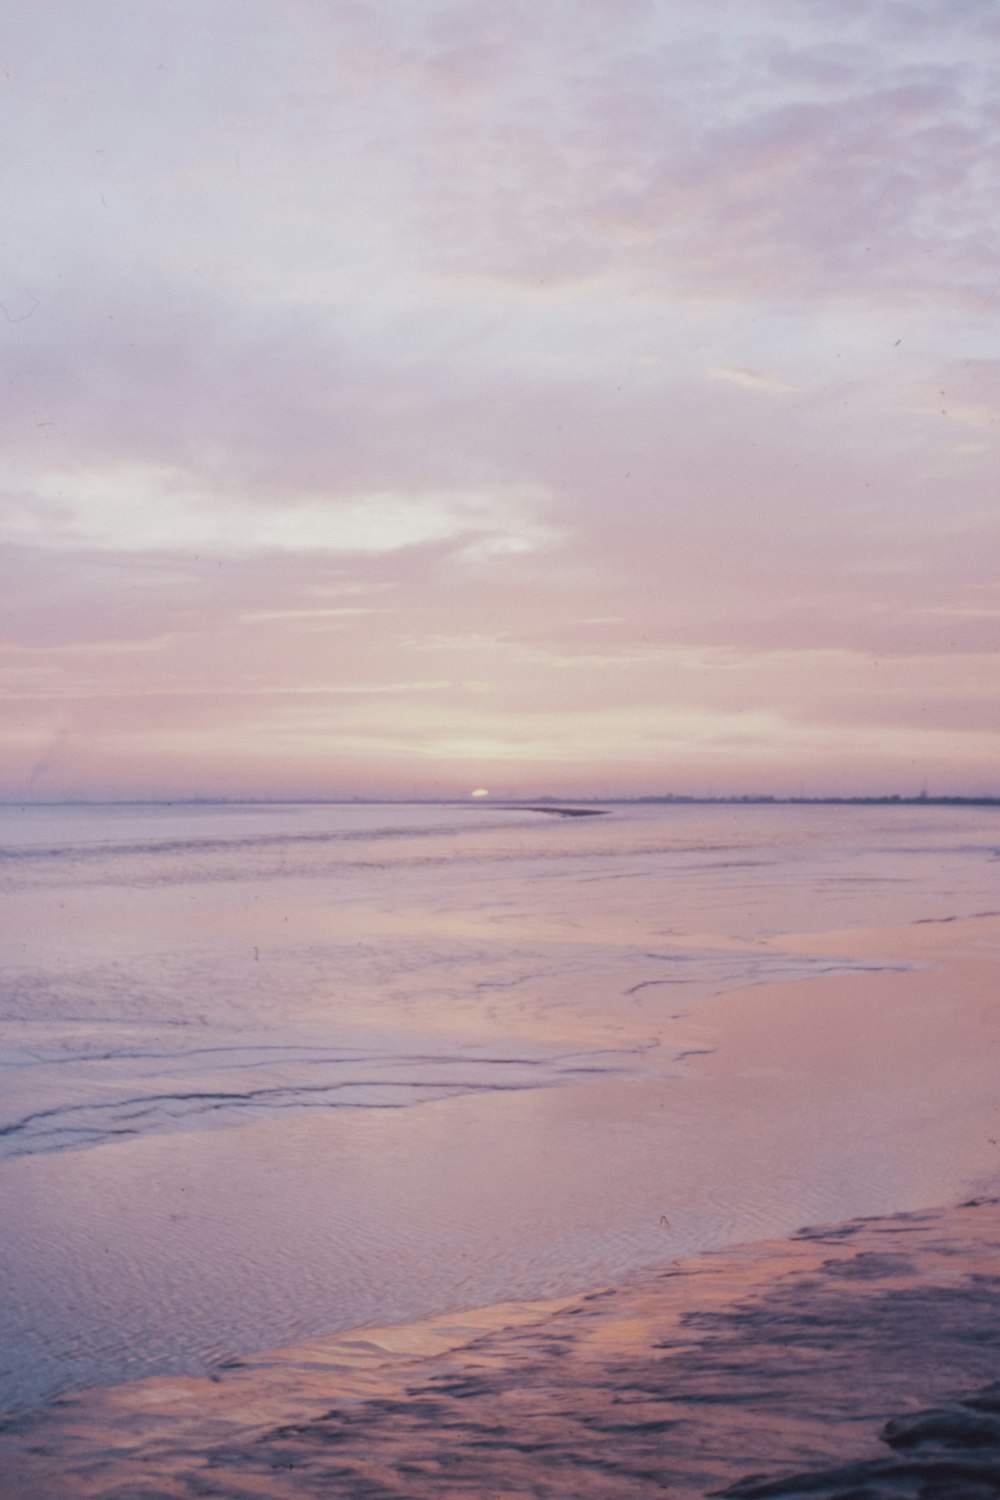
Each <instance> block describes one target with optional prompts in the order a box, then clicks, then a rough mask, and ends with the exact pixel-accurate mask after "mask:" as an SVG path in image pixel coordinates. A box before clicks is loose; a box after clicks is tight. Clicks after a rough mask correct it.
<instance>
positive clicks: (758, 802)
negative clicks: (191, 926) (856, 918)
mask: <svg viewBox="0 0 1000 1500" xmlns="http://www.w3.org/2000/svg"><path fill="white" fill-rule="evenodd" d="M5 807H6V808H28V807H480V808H488V807H494V808H502V809H504V810H506V811H507V812H551V813H560V812H561V813H564V814H566V815H568V816H572V815H573V814H574V812H575V811H576V810H577V809H580V810H581V812H585V813H589V812H592V810H594V809H596V808H598V807H602V808H603V807H1000V796H996V797H986V796H984V797H971V796H962V795H949V794H944V795H941V796H928V795H924V794H923V793H921V794H920V795H919V796H917V797H903V796H900V795H898V794H896V793H886V794H882V795H879V796H871V797H860V796H859V797H779V796H773V797H772V796H766V795H763V794H757V793H734V794H733V795H732V796H726V797H696V796H687V795H686V794H683V793H673V792H666V793H662V794H656V795H647V796H642V797H566V798H563V797H534V798H531V799H530V801H528V802H523V801H520V800H518V801H514V800H513V799H507V798H504V797H490V798H488V799H487V798H481V799H480V800H478V801H475V802H474V801H472V800H471V799H470V798H466V797H103V798H102V797H98V798H86V797H62V798H56V799H51V800H50V799H39V800H35V799H31V798H29V799H22V798H0V808H5Z"/></svg>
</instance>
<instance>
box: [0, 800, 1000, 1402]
mask: <svg viewBox="0 0 1000 1500" xmlns="http://www.w3.org/2000/svg"><path fill="white" fill-rule="evenodd" d="M998 855H1000V810H997V809H994V808H974V807H940V806H927V807H921V806H913V805H898V806H892V805H889V806H849V805H835V806H819V805H817V806H811V805H810V806H806V805H801V806H800V805H795V806H787V805H770V804H763V805H742V804H732V805H728V804H727V805H693V804H692V805H688V804H656V805H640V804H627V805H621V804H619V805H609V806H608V808H607V810H606V812H604V813H602V814H601V815H597V816H586V817H564V816H559V815H557V814H556V813H555V812H554V811H553V810H549V811H548V812H543V811H538V810H533V809H527V808H513V807H505V806H501V805H495V804H490V803H488V802H485V801H484V802H480V803H476V804H472V803H469V804H462V805H427V804H420V805H406V804H357V803H351V804H301V803H296V804H271V803H269V804H236V803H226V804H198V805H115V806H111V805H101V806H80V805H73V806H38V805H33V806H5V807H2V808H0V908H2V913H3V916H2V934H0V943H2V951H3V969H2V975H3V977H2V986H0V1288H2V1294H0V1410H4V1411H5V1410H10V1409H12V1408H18V1407H26V1406H33V1405H37V1404H40V1403H43V1402H47V1401H50V1400H52V1399H53V1398H55V1397H57V1396H59V1395H60V1394H63V1393H65V1392H68V1391H75V1390H79V1389H81V1388H84V1387H88V1386H95V1385H113V1384H118V1383H121V1382H124V1381H129V1380H134V1379H138V1378H140V1377H145V1376H150V1375H169V1374H180V1373H184V1374H206V1373H208V1374H210V1373H211V1372H212V1371H213V1369H216V1368H218V1367H220V1366H224V1365H225V1364H226V1363H227V1362H229V1361H232V1360H234V1359H238V1358H240V1357H242V1356H244V1355H246V1354H247V1353H249V1352H252V1351H255V1350H264V1349H274V1348H280V1347H286V1346H289V1345H292V1344H295V1343H297V1342H299V1341H301V1340H304V1339H308V1338H311V1337H314V1336H318V1335H321V1334H327V1333H333V1332H336V1331H339V1330H346V1329H354V1328H362V1327H364V1326H366V1325H372V1324H381V1325H384V1324H387V1323H399V1322H405V1321H408V1320H412V1319H416V1318H423V1317H428V1316H431V1315H435V1314H438V1313H442V1312H447V1311H449V1310H452V1309H458V1308H472V1307H478V1306H485V1305H487V1304H490V1303H495V1302H500V1301H504V1300H507V1299H510V1298H544V1297H552V1296H560V1295H563V1294H569V1293H572V1292H575V1291H579V1290H582V1289H585V1288H588V1287H592V1286H596V1285H600V1284H602V1283H609V1282H613V1281H617V1280H619V1279H620V1278H622V1277H624V1276H627V1275H629V1274H630V1273H631V1272H633V1271H636V1270H639V1269H642V1268H644V1267H649V1266H652V1265H654V1264H658V1263H662V1262H663V1261H664V1259H666V1260H668V1261H669V1260H670V1258H671V1257H678V1256H682V1255H685V1254H689V1253H692V1252H695V1251H698V1250H702V1249H705V1248H709V1247H712V1246H718V1245H723V1244H728V1243H736V1242H740V1241H747V1240H753V1239H758V1238H761V1237H764V1236H767V1235H781V1234H787V1233H789V1232H790V1231H792V1230H793V1229H795V1228H796V1227H797V1226H799V1225H801V1224H804V1223H808V1222H815V1221H816V1220H818V1219H827V1220H833V1219H837V1218H843V1217H848V1216H850V1215H853V1214H864V1213H873V1214H874V1213H881V1212H886V1211H892V1210H893V1209H895V1208H898V1207H901V1206H906V1203H905V1201H904V1200H906V1199H907V1196H908V1194H909V1195H911V1196H912V1194H913V1193H915V1192H916V1191H917V1189H916V1188H915V1187H914V1186H913V1184H914V1181H915V1176H914V1173H915V1170H916V1168H915V1165H914V1161H913V1160H911V1159H910V1157H908V1155H907V1153H908V1152H910V1153H911V1156H912V1154H913V1153H914V1152H916V1151H917V1149H918V1146H917V1145H916V1144H908V1142H913V1141H915V1139H916V1138H915V1135H914V1132H913V1131H912V1130H910V1129H909V1128H908V1125H907V1120H906V1119H905V1118H902V1117H901V1118H900V1121H899V1129H898V1131H897V1133H896V1135H895V1136H894V1137H893V1139H892V1143H891V1149H890V1148H889V1147H887V1146H886V1142H885V1140H884V1139H880V1140H878V1141H875V1140H872V1139H871V1137H870V1133H869V1134H868V1135H867V1136H866V1134H865V1131H864V1129H863V1122H859V1121H858V1120H857V1119H853V1120H842V1121H837V1120H836V1119H835V1118H833V1117H832V1116H830V1115H829V1114H826V1115H824V1116H823V1117H822V1118H820V1117H819V1116H817V1117H816V1118H815V1119H812V1118H810V1119H806V1118H805V1117H804V1114H803V1111H805V1113H806V1114H808V1106H807V1105H803V1102H802V1097H801V1094H799V1095H796V1096H795V1098H794V1100H793V1099H792V1097H791V1095H789V1094H788V1083H787V1080H786V1079H784V1078H783V1076H782V1073H781V1069H780V1068H779V1067H777V1066H776V1067H775V1069H774V1077H773V1078H772V1079H769V1078H767V1077H761V1076H758V1077H756V1078H755V1080H754V1087H753V1088H752V1089H748V1088H739V1087H736V1086H735V1085H734V1086H733V1087H732V1088H727V1087H725V1086H724V1085H723V1083H720V1081H719V1079H718V1077H716V1079H715V1082H714V1083H713V1084H712V1085H711V1087H710V1086H709V1084H708V1082H707V1081H706V1079H705V1078H704V1077H703V1069H704V1060H705V1057H706V1056H707V1055H708V1054H709V1053H710V1052H712V1051H713V1050H714V1049H716V1048H717V1047H718V1045H719V1043H718V1038H717V1037H716V1038H714V1039H710V1040H709V1041H707V1042H705V1043H704V1044H703V1045H699V1044H698V1036H697V1021H698V1014H699V1007H700V1006H702V1005H703V1004H704V1003H705V1002H706V1001H708V1000H710V999H711V997H713V996H718V995H720V994H734V995H737V996H739V997H740V1005H741V1006H742V1005H745V1006H748V1007H752V1006H753V1005H754V1003H755V1000H754V997H755V993H756V992H758V991H759V990H760V989H761V987H762V986H765V987H771V986H774V985H775V984H783V983H786V982H788V983H796V984H798V983H801V984H803V985H804V988H803V989H802V991H801V993H803V994H806V995H808V993H810V989H809V983H808V982H809V981H812V980H820V979H822V978H823V977H824V976H829V975H836V974H855V973H856V974H868V973H872V972H891V971H894V970H900V969H903V970H905V969H906V968H907V962H908V961H907V960H905V959H901V958H900V957H899V955H898V953H896V952H894V951H893V949H892V945H891V944H889V943H887V944H886V948H885V953H884V955H882V954H879V955H878V956H875V957H873V956H872V945H871V942H870V941H868V942H865V943H861V942H859V943H858V944H857V951H856V952H852V951H851V944H850V942H849V941H847V942H846V943H845V940H844V934H845V933H847V934H850V933H852V932H858V933H861V932H864V933H869V934H870V933H871V932H872V931H874V930H880V929H892V928H899V927H901V926H906V925H908V924H916V923H932V922H946V921H952V920H959V919H965V918H971V917H976V916H978V915H980V914H982V913H984V912H987V911H989V910H991V909H994V908H996V907H997V906H1000V899H998V894H997V890H996V887H997V874H998V868H1000V867H998ZM803 934H810V935H813V939H814V940H813V941H812V942H811V943H810V945H808V951H805V949H804V948H803V945H802V943H801V942H800V941H799V940H800V939H801V937H802V935H803ZM824 934H830V935H831V937H830V951H829V952H825V951H823V944H822V939H823V935H824ZM834 934H836V935H837V940H836V941H834V940H833V935H834ZM692 1038H693V1039H694V1040H692ZM757 1072H758V1074H760V1072H761V1070H760V1069H758V1070H757ZM764 1072H765V1073H766V1069H765V1070H764ZM734 1076H735V1075H734ZM924 1103H926V1101H924ZM826 1107H827V1108H828V1107H829V1106H826ZM796 1112H797V1113H796ZM796 1121H798V1122H800V1123H801V1128H799V1126H798V1125H797V1124H796V1123H795V1122H796ZM924 1154H925V1156H926V1153H924ZM929 1171H931V1168H930V1167H928V1166H927V1164H926V1162H924V1163H922V1165H921V1173H922V1175H920V1185H919V1191H920V1192H921V1193H926V1192H928V1191H933V1190H935V1189H936V1187H938V1186H939V1187H940V1190H941V1193H942V1197H944V1196H947V1195H948V1193H949V1192H950V1191H951V1189H952V1188H953V1187H954V1186H955V1179H956V1172H957V1176H958V1178H959V1179H960V1178H961V1164H959V1165H958V1167H956V1164H955V1163H954V1162H942V1163H941V1165H940V1170H939V1171H938V1168H937V1167H936V1166H935V1167H934V1171H937V1172H938V1177H940V1183H938V1177H933V1180H930V1181H929V1180H928V1177H927V1173H928V1172H929Z"/></svg>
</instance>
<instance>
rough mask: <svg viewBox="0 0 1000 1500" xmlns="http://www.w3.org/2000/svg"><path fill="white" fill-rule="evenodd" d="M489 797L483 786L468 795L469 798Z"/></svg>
mask: <svg viewBox="0 0 1000 1500" xmlns="http://www.w3.org/2000/svg"><path fill="white" fill-rule="evenodd" d="M489 795H490V794H489V792H488V791H487V790H486V788H485V787H484V786H477V787H476V790H475V791H474V792H470V793H469V796H470V797H488V796H489Z"/></svg>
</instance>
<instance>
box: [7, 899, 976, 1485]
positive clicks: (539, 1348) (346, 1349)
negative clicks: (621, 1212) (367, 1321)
mask: <svg viewBox="0 0 1000 1500" xmlns="http://www.w3.org/2000/svg"><path fill="white" fill-rule="evenodd" d="M997 937H998V923H997V921H996V919H995V918H994V917H992V916H991V917H984V919H983V920H982V921H980V922H970V923H963V924H948V923H929V924H917V925H916V926H913V927H910V928H907V929H898V930H894V931H892V932H883V933H872V934H869V935H859V934H858V933H856V932H855V933H851V934H845V935H844V937H843V939H842V940H841V939H839V938H838V935H836V934H825V935H823V937H822V938H807V939H802V940H801V941H802V945H803V946H804V947H805V946H808V945H810V944H811V945H813V947H814V948H815V949H817V950H819V951H825V952H829V953H831V954H835V953H836V952H837V951H838V944H839V943H841V942H842V944H843V947H844V949H845V951H850V952H852V953H857V952H858V951H859V946H858V945H859V942H862V941H863V942H864V943H865V944H866V945H867V946H868V949H869V951H870V952H871V953H872V955H873V956H876V957H879V958H885V959H887V960H889V959H892V958H896V959H900V958H902V959H905V960H906V961H908V962H911V963H918V964H921V965H923V967H921V968H918V969H915V970H910V971H908V972H886V973H878V974H868V975H848V976H844V975H837V976H831V977H830V978H828V979H822V980H815V981H810V982H809V983H808V984H807V985H804V986H803V985H802V984H794V985H770V986H767V987H761V988H760V989H759V990H757V991H756V992H755V993H754V996H753V1001H752V1003H747V998H746V995H745V993H744V995H743V996H742V997H741V996H738V995H736V996H722V997H719V999H717V1000H714V1001H710V1002H706V1003H705V1004H704V1005H703V1006H698V1007H697V1008H696V1010H695V1011H694V1012H693V1013H692V1014H691V1015H690V1016H689V1017H686V1018H680V1019H679V1020H678V1028H679V1030H680V1031H682V1032H684V1033H685V1035H686V1036H687V1039H688V1040H689V1041H690V1043H691V1046H692V1050H693V1051H695V1052H699V1051H700V1050H701V1044H703V1045H704V1049H705V1050H704V1055H700V1056H698V1057H697V1058H695V1059H693V1062H692V1066H696V1067H697V1068H698V1069H699V1072H700V1073H701V1081H702V1083H703V1084H704V1085H706V1086H707V1087H708V1088H709V1089H710V1091H711V1090H713V1089H714V1090H715V1092H716V1093H717V1094H718V1098H719V1100H720V1101H721V1100H722V1099H723V1098H732V1097H738V1100H739V1105H740V1108H739V1110H737V1111H736V1113H735V1114H734V1115H733V1118H732V1120H731V1122H730V1124H731V1126H732V1129H733V1130H735V1129H736V1126H737V1125H738V1120H739V1117H740V1116H741V1115H744V1117H745V1118H747V1119H748V1120H749V1119H751V1117H752V1119H753V1121H754V1122H755V1123H754V1125H753V1129H752V1130H751V1131H750V1132H749V1136H747V1135H746V1134H744V1136H743V1137H741V1138H740V1139H739V1140H737V1139H736V1137H735V1135H734V1136H733V1137H732V1149H733V1150H734V1151H735V1152H737V1154H738V1152H739V1151H741V1150H750V1151H756V1150H761V1149H770V1148H771V1146H772V1145H773V1144H774V1142H772V1141H771V1139H770V1136H769V1135H768V1132H767V1129H766V1110H767V1103H768V1099H769V1098H770V1097H771V1096H772V1091H773V1088H774V1086H775V1085H776V1084H777V1083H778V1082H779V1081H780V1083H781V1093H782V1098H783V1100H784V1103H783V1106H782V1109H781V1111H780V1112H779V1118H778V1119H776V1121H775V1122H774V1129H775V1130H777V1131H787V1129H788V1128H789V1122H790V1121H792V1120H794V1119H795V1118H796V1117H797V1106H796V1100H797V1099H800V1100H801V1120H802V1123H803V1130H804V1131H805V1130H806V1127H807V1126H808V1130H809V1131H811V1132H812V1134H813V1136H815V1137H817V1139H818V1138H819V1137H821V1136H822V1134H823V1132H824V1131H826V1130H831V1131H832V1130H839V1131H840V1132H841V1134H842V1136H843V1137H845V1138H846V1141H847V1147H848V1156H849V1150H850V1148H851V1141H852V1140H853V1139H854V1136H852V1132H854V1133H855V1135H856V1139H857V1158H856V1161H857V1170H858V1172H859V1173H864V1172H865V1171H866V1170H872V1171H874V1170H875V1168H876V1167H877V1168H878V1170H879V1172H881V1173H882V1177H883V1187H881V1188H880V1189H879V1191H880V1192H882V1191H891V1192H892V1193H893V1194H896V1195H898V1196H897V1197H896V1204H897V1205H904V1204H905V1205H906V1206H907V1208H908V1210H909V1211H907V1212H902V1213H895V1214H891V1213H890V1214H882V1215H881V1216H879V1217H870V1218H866V1219H860V1220H853V1221H850V1222H847V1223H841V1224H838V1225H833V1226H827V1227H821V1228H810V1229H804V1230H800V1231H799V1232H798V1233H796V1234H793V1235H792V1236H791V1237H790V1238H788V1239H784V1240H772V1241H769V1242H762V1243H760V1244H757V1245H752V1246H743V1247H737V1248H725V1249H717V1250H713V1251H711V1252H708V1253H704V1254H700V1255H696V1256H693V1257H690V1256H689V1257H687V1258H685V1259H683V1260H680V1261H676V1262H666V1263H664V1264H662V1265H659V1266H658V1267H656V1268H655V1269H653V1270H650V1271H647V1272H642V1273H640V1274H637V1275H634V1276H630V1277H628V1278H626V1279H623V1280H622V1281H621V1282H620V1283H619V1284H616V1285H614V1286H609V1287H603V1288H597V1289H595V1290H591V1291H586V1292H583V1293H581V1294H579V1295H575V1296H570V1297H564V1298H562V1299H561V1300H559V1301H558V1302H550V1303H547V1304H527V1303H521V1304H505V1305H503V1306H497V1307H492V1308H486V1309H481V1310H479V1311H478V1312H475V1313H459V1314H455V1315H452V1316H448V1317H438V1318H434V1319H429V1320H425V1321H423V1322H416V1323H410V1324H408V1325H406V1326H402V1327H397V1328H392V1329H382V1330H377V1329H371V1328H369V1329H365V1330H361V1331H359V1332H356V1333H354V1334H350V1335H344V1334H341V1335H338V1336H335V1337H331V1338H325V1339H319V1340H311V1341H309V1342H308V1343H304V1344H300V1345H298V1346H297V1347H295V1348H292V1349H288V1350H284V1351H279V1352H275V1353H269V1354H265V1355H260V1356H252V1357H249V1358H244V1359H238V1360H227V1361H225V1362H224V1363H222V1364H220V1365H218V1366H216V1368H215V1369H214V1370H213V1371H212V1375H211V1378H210V1379H181V1378H176V1379H175V1378H169V1379H153V1380H144V1381H137V1382H134V1383H132V1384H129V1385H123V1386H118V1387H115V1388H109V1389H104V1390H92V1391H89V1392H82V1393H80V1394H77V1395H72V1396H67V1397H63V1398H61V1399H59V1400H56V1401H54V1402H52V1403H50V1404H49V1405H48V1406H45V1407H40V1408H37V1409H34V1410H28V1411H22V1412H20V1413H14V1414H11V1415H10V1416H8V1417H6V1418H4V1419H3V1420H2V1421H0V1494H2V1495H3V1496H4V1497H7V1496H9V1497H11V1500H78V1497H80V1500H82V1497H90V1500H180V1497H184V1500H187V1497H195V1496H215V1497H218V1500H249V1497H257V1500H260V1497H268V1500H286V1497H287V1500H291V1497H292V1496H310V1495H315V1496H328V1497H329V1496H350V1497H358V1500H361V1497H367V1500H378V1497H390V1496H393V1497H400V1500H402V1497H409V1500H423V1497H428V1500H429V1497H431V1496H441V1495H450V1496H456V1497H468V1500H474V1497H475V1500H483V1497H493V1496H496V1497H499V1496H522V1495H523V1496H548V1497H567V1500H568V1497H570V1496H573V1497H588V1496H595V1497H596V1496H613V1497H618V1496H621V1497H623V1500H624V1497H631V1496H645V1495H652V1494H666V1495H671V1496H678V1497H694V1496H703V1495H706V1494H712V1493H722V1494H730V1495H732V1496H733V1497H737V1496H739V1497H745V1500H752V1497H759V1500H765V1497H767V1496H774V1497H788V1500H794V1497H797V1496H803V1497H804V1496H807V1495H808V1496H820V1497H827V1500H835V1497H840V1500H849V1497H850V1500H881V1497H887V1500H888V1497H895V1496H914V1497H923V1500H982V1497H985V1496H990V1495H1000V1199H998V1198H997V1197H996V1196H994V1193H995V1183H996V1174H997V1165H998V1162H1000V1146H998V1141H1000V1128H998V1126H1000V1090H997V1088H996V1072H997V1069H996V1059H997V1046H996V1043H997V1040H998V1028H1000V997H998V994H997V985H996V974H997V969H996V956H997ZM709 1049H714V1050H709ZM663 1086H666V1087H669V1086H670V1085H660V1087H663ZM619 1087H621V1088H625V1087H628V1085H620V1086H619ZM633 1087H635V1088H637V1089H643V1088H644V1087H646V1085H644V1084H642V1083H637V1084H635V1085H633ZM745 1111H746V1112H748V1113H745ZM860 1127H863V1128H860ZM901 1132H902V1133H905V1134H906V1135H907V1137H908V1139H909V1142H910V1145H911V1146H912V1145H913V1142H914V1141H916V1142H917V1144H918V1147H919V1149H917V1150H916V1151H915V1153H914V1152H911V1155H910V1158H909V1159H908V1165H907V1166H906V1169H905V1171H901V1170H900V1169H899V1168H898V1166H896V1165H893V1163H895V1162H896V1161H897V1158H898V1159H899V1160H902V1156H901V1155H900V1153H899V1150H898V1147H897V1145H896V1144H895V1143H896V1142H898V1141H899V1140H900V1138H901ZM807 1144H808V1149H809V1151H810V1153H812V1155H811V1157H810V1159H814V1160H815V1161H816V1163H817V1166H818V1169H819V1170H822V1166H823V1160H824V1158H823V1154H822V1151H820V1150H819V1149H818V1147H817V1144H816V1141H809V1142H808V1143H807ZM844 1155H845V1140H844V1139H841V1140H840V1141H838V1142H837V1156H838V1160H840V1161H841V1163H843V1160H844ZM886 1158H888V1159H889V1160H890V1165H893V1170H892V1171H888V1170H887V1167H886ZM768 1159H770V1158H768ZM949 1170H951V1171H953V1173H954V1176H953V1178H952V1179H951V1180H952V1181H953V1182H954V1183H955V1184H959V1183H963V1182H964V1183H966V1184H969V1183H975V1182H976V1181H977V1180H978V1182H979V1183H980V1184H981V1185H982V1187H981V1190H976V1191H970V1194H969V1196H967V1197H966V1201H965V1202H964V1203H963V1204H961V1205H960V1206H953V1207H949V1208H939V1209H934V1210H927V1211H923V1210H919V1209H916V1208H915V1207H914V1205H915V1204H917V1203H920V1202H922V1201H924V1198H923V1195H924V1194H925V1193H926V1192H929V1191H931V1190H932V1189H933V1185H934V1184H939V1183H940V1182H941V1181H943V1180H947V1179H948V1172H949ZM669 1233H670V1225H669V1223H668V1224H666V1225H664V1234H665V1235H666V1236H669Z"/></svg>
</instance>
